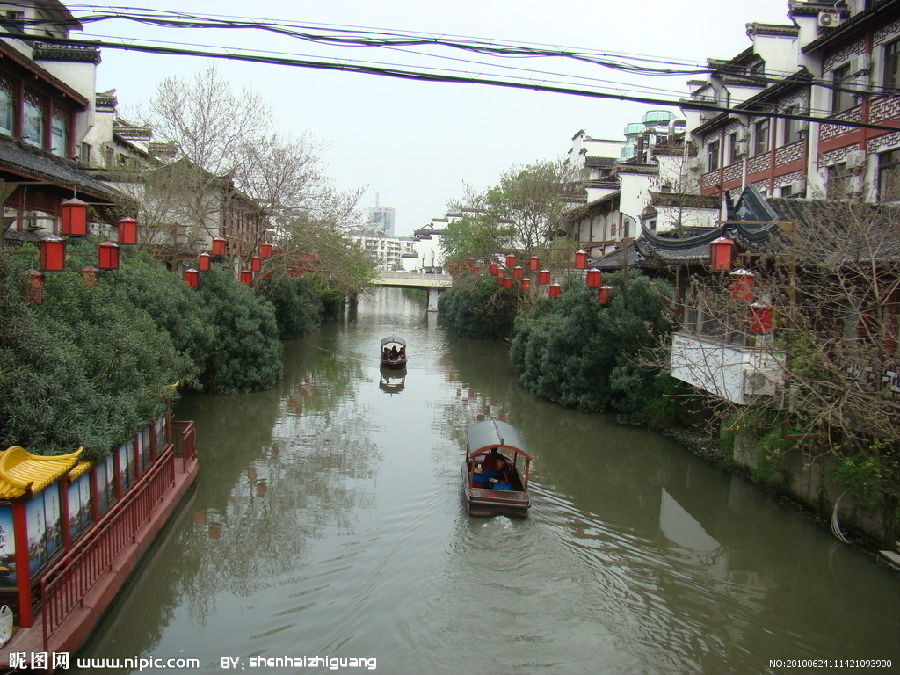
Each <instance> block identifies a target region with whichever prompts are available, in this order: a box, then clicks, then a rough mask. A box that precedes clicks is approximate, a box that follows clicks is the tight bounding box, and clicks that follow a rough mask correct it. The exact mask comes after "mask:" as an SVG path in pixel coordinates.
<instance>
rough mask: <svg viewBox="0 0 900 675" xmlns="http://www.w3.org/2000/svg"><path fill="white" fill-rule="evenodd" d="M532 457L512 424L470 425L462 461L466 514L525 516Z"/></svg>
mask: <svg viewBox="0 0 900 675" xmlns="http://www.w3.org/2000/svg"><path fill="white" fill-rule="evenodd" d="M520 457H521V458H522V460H523V461H522V462H521V467H522V473H520V472H519V471H520V468H519V465H520V462H519V458H520ZM533 460H534V457H532V456H531V455H530V454H528V451H527V450H526V448H525V444H524V442H523V441H522V437H521V435H520V434H519V430H518V429H516V428H515V427H514V426H513V425H511V424H509V423H507V422H503V421H501V420H485V421H483V422H476V423H475V424H473V425H472V426H470V427H469V433H468V443H467V445H466V456H465V458H464V459H463V463H462V487H463V494H464V495H465V498H466V505H467V506H468V509H469V515H470V516H498V515H503V516H509V517H511V518H524V517H525V516H527V515H528V507H529V506H531V500H530V498H529V496H528V470H529V468H530V467H531V462H532V461H533ZM500 465H505V466H503V468H500Z"/></svg>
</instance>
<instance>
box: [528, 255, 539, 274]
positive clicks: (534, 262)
mask: <svg viewBox="0 0 900 675" xmlns="http://www.w3.org/2000/svg"><path fill="white" fill-rule="evenodd" d="M528 269H530V270H531V271H532V272H537V271H538V270H539V269H541V260H540V258H538V257H537V256H536V255H533V256H531V258H530V259H529V260H528Z"/></svg>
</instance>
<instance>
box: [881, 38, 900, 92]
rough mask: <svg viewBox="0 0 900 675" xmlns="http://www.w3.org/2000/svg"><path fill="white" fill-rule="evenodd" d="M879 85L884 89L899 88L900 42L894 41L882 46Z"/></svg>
mask: <svg viewBox="0 0 900 675" xmlns="http://www.w3.org/2000/svg"><path fill="white" fill-rule="evenodd" d="M881 84H882V85H883V86H884V87H885V89H897V88H898V87H900V40H894V41H893V42H890V43H888V44H886V45H885V46H884V72H883V73H882V77H881Z"/></svg>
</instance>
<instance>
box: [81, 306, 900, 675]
mask: <svg viewBox="0 0 900 675" xmlns="http://www.w3.org/2000/svg"><path fill="white" fill-rule="evenodd" d="M392 332H397V333H398V334H399V333H402V334H403V335H404V336H406V338H407V342H408V344H409V349H410V350H411V354H410V358H411V360H410V365H409V367H408V370H407V373H406V375H405V376H403V377H402V382H401V384H402V387H403V388H402V391H399V392H398V391H394V392H386V391H385V389H384V384H385V382H384V380H385V373H384V372H383V371H382V370H381V369H380V364H379V362H378V353H379V341H380V338H381V337H382V336H383V335H385V334H390V333H392ZM284 373H285V375H284V379H283V380H282V382H281V383H280V384H279V386H278V387H277V388H276V389H274V390H273V391H270V392H263V393H260V394H253V395H247V396H238V397H227V398H222V397H204V396H196V397H191V398H188V399H186V400H185V401H184V402H183V403H182V405H181V408H180V410H179V413H180V415H182V416H183V417H185V418H193V419H195V420H196V422H197V427H198V438H199V441H200V446H201V451H202V460H203V465H202V469H201V472H202V473H201V477H200V482H199V485H198V486H197V489H196V491H195V492H194V494H193V497H192V501H191V503H190V504H189V505H188V506H187V508H186V509H185V510H184V511H182V512H181V513H180V515H179V517H178V519H177V521H176V522H175V523H174V525H173V527H171V528H170V529H168V530H167V531H166V534H165V536H164V537H163V538H162V539H161V540H160V541H159V542H158V545H157V546H156V547H155V549H154V552H153V555H152V556H150V558H149V559H148V560H147V561H146V562H145V564H144V565H143V566H142V569H141V570H140V572H139V574H138V575H137V576H136V577H135V579H134V581H133V582H132V583H131V584H130V585H129V587H128V588H127V590H126V592H125V593H123V594H122V596H121V600H120V601H119V602H118V603H117V605H116V606H115V608H114V609H113V611H112V612H111V613H110V614H109V616H108V618H107V619H106V621H104V623H103V625H102V627H101V629H100V630H99V631H98V632H97V633H96V635H95V636H94V638H93V640H92V641H91V643H90V644H89V645H88V646H87V647H86V648H85V650H84V651H85V654H86V655H92V656H122V657H133V656H135V655H145V656H146V655H153V656H166V657H168V656H191V657H197V658H200V659H201V660H202V661H203V664H204V669H206V670H215V671H217V670H218V667H219V661H218V659H219V658H221V657H222V656H239V655H243V656H247V655H250V654H263V655H266V656H303V655H314V654H319V655H322V656H324V655H331V656H347V657H370V656H371V657H377V658H378V668H379V670H382V671H384V672H390V673H421V672H427V673H469V672H494V671H499V672H517V673H532V672H535V671H538V670H549V671H550V672H565V673H580V672H584V673H595V672H710V673H712V672H715V673H718V672H764V671H766V670H767V669H768V665H767V664H768V659H769V658H780V657H783V656H787V655H789V656H795V657H801V658H802V657H815V658H818V657H823V656H828V655H833V656H835V657H841V658H843V657H846V656H847V655H854V656H857V657H887V658H892V659H893V662H894V664H895V666H897V667H900V653H898V652H900V648H898V645H897V641H896V636H897V634H898V632H900V608H898V596H900V593H898V590H900V584H898V582H897V578H896V576H895V575H892V574H891V573H890V572H888V571H887V570H885V569H883V568H881V567H879V566H877V565H875V564H874V563H873V562H872V561H871V560H869V559H868V558H867V557H865V556H863V555H862V554H860V553H858V552H856V551H853V550H852V549H849V548H847V547H846V546H842V545H839V544H837V543H836V542H835V540H833V539H832V538H830V536H829V535H828V534H827V531H826V530H824V529H822V528H819V527H817V526H814V525H813V524H811V523H808V522H805V521H804V520H803V519H801V518H798V517H797V516H796V514H794V513H791V512H788V511H786V510H785V509H784V508H783V507H781V506H780V505H778V504H776V503H775V502H773V501H772V500H771V499H770V498H769V497H768V496H766V495H764V494H762V493H760V492H759V491H758V490H757V489H756V488H755V487H753V486H752V485H749V484H747V483H746V482H745V481H743V480H742V479H740V478H734V477H730V476H727V475H725V474H723V473H721V472H720V471H719V470H718V469H716V468H714V467H711V466H709V465H707V464H705V463H703V462H702V461H700V460H698V459H696V458H695V457H693V456H691V455H689V454H687V453H686V452H684V451H683V450H681V449H680V448H678V447H677V446H675V445H673V444H672V443H670V442H669V441H667V440H666V439H664V438H661V437H659V436H657V435H655V434H652V433H648V432H646V431H643V430H641V429H635V428H627V427H620V426H618V425H616V424H615V423H614V422H613V421H612V420H611V419H608V418H605V417H604V416H602V415H586V414H581V413H577V412H574V411H571V410H565V409H562V408H560V407H558V406H555V405H552V404H548V403H546V402H543V401H539V400H537V399H535V398H534V397H532V396H531V395H530V394H528V393H527V392H525V391H524V390H523V389H522V387H521V386H519V384H518V383H517V382H516V381H515V379H514V377H513V376H512V373H511V371H510V367H509V364H508V361H507V358H506V350H505V346H504V345H502V344H498V343H494V342H482V341H475V340H460V339H453V338H450V337H448V336H447V335H446V333H445V332H444V331H443V330H442V328H441V327H440V325H439V324H438V321H437V320H436V319H435V317H434V315H433V314H428V313H427V312H425V311H424V306H423V305H422V304H421V303H420V302H418V301H417V300H415V299H412V298H408V297H405V296H403V295H401V294H400V293H399V292H397V291H393V290H392V291H380V292H378V293H374V294H372V295H371V296H366V297H363V298H362V299H361V301H360V304H359V308H358V311H357V312H356V313H355V314H349V313H348V315H347V316H346V317H345V318H344V320H343V321H341V322H339V323H337V324H332V325H328V326H325V327H323V328H322V329H321V330H319V331H317V332H316V333H315V334H314V335H312V336H310V337H309V338H307V339H305V340H300V341H297V342H293V343H290V344H288V345H286V350H285V368H284ZM385 393H388V394H393V395H385ZM480 416H487V417H500V418H506V419H508V420H509V421H510V422H511V423H512V424H514V425H515V426H517V427H518V428H519V429H520V430H521V431H522V433H523V436H524V438H525V441H526V443H527V445H528V447H529V449H530V450H532V451H533V453H534V454H535V456H536V461H535V464H534V469H533V472H532V475H531V485H532V491H533V506H532V509H531V514H530V516H529V518H527V519H525V520H522V521H511V520H508V519H506V518H502V517H501V518H493V519H474V518H469V517H468V516H467V515H466V513H465V507H464V504H463V500H462V497H461V492H460V486H459V473H458V470H459V462H460V460H461V457H462V453H463V448H464V446H465V436H466V428H467V427H468V425H469V424H470V423H471V422H472V421H474V420H475V419H478V418H479V417H480ZM423 655H427V659H426V660H423ZM880 672H888V671H885V670H884V669H882V670H881V671H880ZM895 672H896V668H895Z"/></svg>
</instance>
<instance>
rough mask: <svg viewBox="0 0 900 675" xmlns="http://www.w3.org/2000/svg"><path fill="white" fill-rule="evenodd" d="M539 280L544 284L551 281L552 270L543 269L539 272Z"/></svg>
mask: <svg viewBox="0 0 900 675" xmlns="http://www.w3.org/2000/svg"><path fill="white" fill-rule="evenodd" d="M538 281H539V282H540V283H542V284H543V285H544V286H546V285H547V284H549V283H550V270H541V272H540V274H538Z"/></svg>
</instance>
